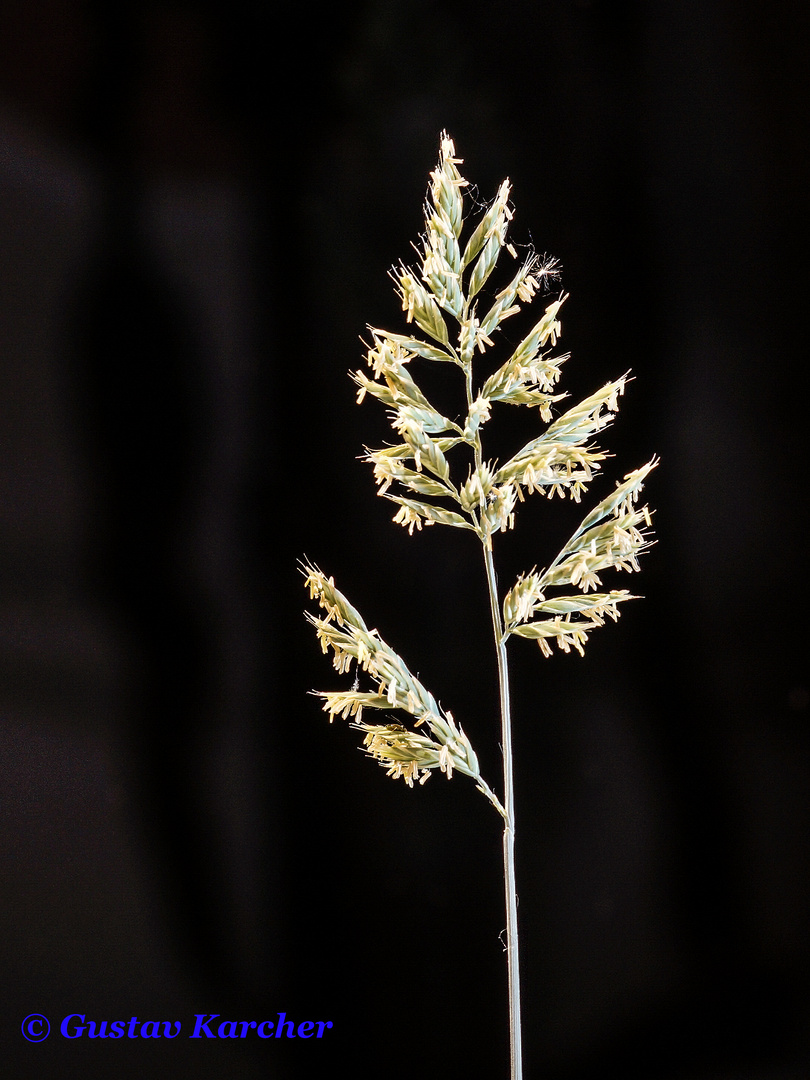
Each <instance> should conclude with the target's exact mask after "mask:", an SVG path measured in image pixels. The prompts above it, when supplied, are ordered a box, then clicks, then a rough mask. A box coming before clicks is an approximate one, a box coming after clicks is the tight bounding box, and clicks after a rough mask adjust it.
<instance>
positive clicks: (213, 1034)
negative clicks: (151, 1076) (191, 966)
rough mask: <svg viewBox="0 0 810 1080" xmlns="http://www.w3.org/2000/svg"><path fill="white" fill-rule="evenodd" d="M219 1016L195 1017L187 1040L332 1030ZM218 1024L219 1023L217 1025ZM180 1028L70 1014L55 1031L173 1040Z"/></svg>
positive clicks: (321, 1023) (323, 1023)
mask: <svg viewBox="0 0 810 1080" xmlns="http://www.w3.org/2000/svg"><path fill="white" fill-rule="evenodd" d="M220 1015H221V1014H220V1013H196V1014H195V1016H194V1024H193V1025H189V1026H191V1027H192V1031H191V1032H190V1034H189V1035H188V1038H189V1039H246V1038H248V1036H250V1035H258V1037H259V1038H260V1039H272V1038H276V1039H281V1038H286V1039H296V1038H298V1039H313V1038H314V1039H320V1038H323V1033H324V1031H327V1030H329V1028H331V1027H332V1021H331V1020H302V1021H301V1022H300V1023H298V1024H296V1023H294V1022H293V1021H292V1020H288V1019H287V1014H286V1013H284V1012H281V1013H277V1014H276V1015H277V1016H278V1020H220ZM217 1021H219V1022H217ZM182 1028H183V1025H182V1023H181V1022H180V1021H179V1020H139V1019H138V1017H137V1016H133V1017H130V1019H129V1020H88V1019H87V1018H86V1016H85V1015H84V1013H70V1015H69V1016H66V1017H65V1018H64V1020H63V1021H62V1023H61V1026H60V1028H59V1030H60V1031H61V1033H62V1035H63V1036H64V1037H65V1038H66V1039H81V1038H82V1037H84V1036H86V1037H87V1038H88V1039H124V1038H126V1039H139V1038H140V1039H176V1038H177V1036H178V1035H179V1034H180V1032H181V1031H182Z"/></svg>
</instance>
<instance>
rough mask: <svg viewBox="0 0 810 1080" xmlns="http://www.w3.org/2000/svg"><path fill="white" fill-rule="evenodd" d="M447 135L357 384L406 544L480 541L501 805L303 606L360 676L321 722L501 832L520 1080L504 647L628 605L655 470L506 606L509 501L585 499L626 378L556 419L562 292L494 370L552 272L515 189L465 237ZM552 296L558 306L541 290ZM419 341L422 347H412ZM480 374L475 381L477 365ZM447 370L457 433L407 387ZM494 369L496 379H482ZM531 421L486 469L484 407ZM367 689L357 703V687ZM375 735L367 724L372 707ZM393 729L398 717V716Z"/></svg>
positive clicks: (562, 644)
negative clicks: (455, 791)
mask: <svg viewBox="0 0 810 1080" xmlns="http://www.w3.org/2000/svg"><path fill="white" fill-rule="evenodd" d="M460 164H461V159H460V158H458V157H456V153H455V148H454V146H453V143H452V141H451V140H450V138H449V137H448V136H447V135H446V134H443V135H442V137H441V150H440V156H439V162H438V165H437V167H436V169H435V170H434V172H433V173H431V183H430V187H429V197H428V201H427V203H426V207H425V224H426V229H425V233H424V236H423V237H422V247H421V251H420V252H419V264H418V266H416V267H415V268H411V267H407V266H404V265H400V266H399V267H396V268H395V269H394V270H393V271H392V277H393V280H394V281H395V283H396V289H397V292H398V294H399V296H400V298H401V300H402V308H403V311H404V312H405V319H406V322H407V323H408V324H410V327H411V332H406V333H392V332H390V331H387V330H378V329H375V328H373V327H370V328H369V332H370V335H371V343H370V345H369V348H368V353H367V357H366V359H367V362H368V368H369V371H368V372H366V371H357V372H355V373H354V374H353V376H352V378H353V379H354V381H355V382H356V383H357V386H358V388H359V392H358V401H362V400H363V398H364V397H365V396H367V395H371V396H373V397H375V398H377V399H378V400H379V401H381V402H382V403H383V405H384V406H386V408H387V409H388V415H389V418H390V421H391V427H392V428H393V430H394V433H395V440H396V441H394V442H393V443H392V444H391V445H390V446H385V447H382V448H381V449H378V450H367V451H366V453H365V460H366V461H368V462H369V464H371V465H372V466H373V469H374V477H375V480H376V481H377V484H378V485H379V492H378V493H379V494H380V495H382V496H383V498H386V499H389V500H390V501H391V502H393V503H395V504H396V507H397V510H396V514H395V515H394V521H396V522H398V523H399V524H401V525H403V526H405V527H406V528H407V529H408V531H409V532H410V533H413V531H414V529H416V530H420V529H421V528H422V527H423V526H428V525H449V526H451V527H452V528H455V529H462V530H464V531H466V532H470V533H473V534H474V535H475V536H476V537H477V538H478V541H479V543H480V546H481V552H482V555H483V569H484V573H485V576H486V582H487V587H488V591H489V599H490V609H491V616H492V628H493V632H494V641H495V651H496V654H497V664H498V679H499V696H500V712H501V717H500V745H501V748H502V755H503V789H502V792H501V794H500V795H498V794H496V793H495V791H494V790H493V788H492V787H490V785H489V784H488V783H487V782H486V781H485V780H484V778H483V777H482V776H481V772H480V769H479V765H478V758H477V757H476V754H475V751H474V749H473V747H472V745H471V744H470V740H469V739H468V738H467V736H466V735H465V733H464V729H463V728H462V726H461V724H460V723H458V722H457V721H456V719H455V718H454V716H453V714H452V713H451V712H450V711H449V710H447V709H443V708H442V707H441V706H440V705H439V703H438V702H437V700H436V698H435V697H434V696H433V694H432V693H430V691H429V690H428V689H427V688H426V687H425V686H423V685H422V683H421V682H420V681H419V679H418V678H417V677H416V676H415V675H414V674H413V672H412V671H411V669H410V668H409V667H408V665H407V664H406V663H405V661H404V660H403V658H402V657H401V656H400V655H399V654H398V653H397V652H396V651H395V650H394V649H393V648H391V646H390V645H388V644H387V643H386V642H385V641H383V639H382V638H381V637H380V635H379V634H378V632H377V631H376V630H374V629H369V627H368V625H367V624H366V622H365V621H364V619H363V618H362V616H361V615H360V613H359V612H358V611H357V609H356V608H354V607H353V606H352V604H351V603H350V602H349V601H348V600H347V598H346V597H345V596H344V595H343V594H342V593H341V592H340V591H339V590H338V589H337V588H336V586H335V583H334V581H333V579H332V578H331V577H327V576H326V575H325V574H324V573H322V572H321V570H319V569H318V568H317V567H315V566H313V565H311V564H306V565H305V566H304V574H305V577H306V584H307V586H308V587H309V591H310V595H311V597H312V598H314V599H315V600H317V602H318V604H319V605H320V609H321V614H319V615H313V614H309V615H308V618H309V621H310V622H311V623H312V625H313V626H314V628H315V631H316V633H317V636H318V639H319V640H320V643H321V646H322V648H323V650H324V652H327V653H328V652H329V651H330V650H331V653H332V661H333V664H334V666H335V668H336V669H337V671H338V672H339V673H341V674H349V673H350V672H351V673H352V674H353V682H352V684H351V685H350V686H348V687H347V688H346V689H343V690H327V691H319V692H318V696H320V697H321V698H322V699H323V708H324V710H325V711H326V712H328V713H329V719H330V720H332V719H333V718H334V717H335V716H338V717H341V718H345V719H350V720H351V721H352V724H353V726H354V727H355V728H356V729H357V730H359V731H360V732H361V734H362V736H363V745H364V746H365V748H366V750H367V752H368V754H369V755H370V756H371V757H372V758H375V759H376V760H377V761H378V762H379V763H380V764H381V765H382V766H383V767H384V768H385V769H386V771H387V774H388V775H389V776H392V777H398V778H402V779H403V780H404V781H405V783H406V784H408V785H409V786H410V787H413V785H414V782H418V783H419V784H424V783H425V781H426V780H427V779H428V778H429V777H430V775H431V773H432V772H434V771H436V770H438V771H439V772H441V773H444V775H445V776H446V777H447V778H448V779H449V778H451V777H452V776H453V775H454V773H461V774H462V775H464V776H468V777H470V778H471V779H472V780H473V781H474V782H475V785H476V787H477V788H478V789H479V791H481V792H483V794H484V795H485V796H486V797H487V799H489V801H490V803H491V804H492V805H493V807H494V808H495V810H497V812H498V813H499V814H500V815H501V817H502V818H503V822H504V833H503V858H504V878H505V896H506V952H507V967H508V992H509V1012H510V1047H511V1063H512V1072H511V1075H512V1080H519V1078H520V1077H521V1076H522V1063H521V1033H520V976H519V966H518V926H517V893H516V887H515V856H514V848H515V800H514V790H513V780H512V771H513V770H512V734H511V727H512V720H511V713H510V703H509V674H508V667H507V642H508V641H509V639H510V638H512V637H518V638H529V639H531V640H533V641H536V642H537V644H538V645H539V646H540V651H541V653H542V654H543V656H545V657H548V656H551V655H552V652H553V646H555V645H556V647H557V648H558V649H561V650H562V651H563V652H570V651H571V649H576V650H577V652H579V653H580V654H582V653H583V650H584V646H585V644H586V642H587V640H588V635H589V634H590V633H591V632H592V631H593V630H595V629H596V628H597V627H599V626H602V625H603V624H604V623H605V620H606V619H612V620H614V621H615V620H616V619H617V618H618V615H619V605H620V604H622V603H623V602H624V601H625V600H629V599H631V598H632V596H631V593H630V592H628V591H627V590H625V589H618V590H617V589H611V590H610V591H600V590H601V589H602V581H601V577H600V575H601V574H602V573H603V571H605V570H609V569H611V568H613V569H616V570H625V571H635V570H638V569H639V564H638V556H639V554H640V553H641V552H643V551H644V550H645V549H646V548H647V547H648V546H649V544H650V540H649V531H648V530H649V526H650V512H649V509H648V508H647V507H646V506H639V505H638V497H639V493H640V492H641V490H642V486H643V484H644V481H645V479H646V477H647V476H648V474H649V472H650V470H651V469H653V468H654V467H655V465H656V461H655V459H653V460H651V461H649V462H648V463H647V464H646V465H643V466H642V467H641V468H640V469H635V470H634V471H633V472H629V473H627V475H626V476H625V477H624V479H623V480H622V481H621V483H619V484H617V485H616V486H615V488H614V490H613V491H611V493H610V494H609V495H607V496H606V497H605V498H603V499H602V501H601V502H599V503H598V504H597V505H596V506H595V507H594V508H593V509H592V510H590V511H589V512H588V513H587V514H586V515H585V516H584V518H583V519H582V521H581V523H580V524H579V526H578V527H577V528H576V529H575V530H574V532H573V533H572V535H571V537H570V539H569V540H568V541H567V543H566V544H565V545H564V546H563V548H562V549H561V550H560V551H559V552H558V553H557V555H556V556H555V557H554V558H553V559H551V561H550V562H549V563H548V565H547V566H546V568H545V569H543V570H537V569H531V570H527V571H526V573H523V574H521V575H520V576H519V577H518V578H517V580H516V581H515V582H514V583H513V584H512V586H511V588H509V590H508V591H507V592H506V593H505V595H503V596H501V595H499V592H498V585H497V579H496V573H495V562H494V552H493V538H494V536H495V534H496V533H502V532H505V531H506V530H508V529H511V528H513V526H514V523H515V514H516V510H517V507H518V504H519V503H521V502H523V500H524V499H525V497H526V495H527V494H535V493H536V494H539V495H544V496H546V497H547V498H548V499H549V500H551V499H553V497H554V496H555V495H558V496H560V497H561V498H564V497H566V496H567V497H569V498H570V499H573V500H574V502H577V503H578V502H579V501H580V499H581V497H582V495H583V494H584V492H585V491H586V489H587V487H588V485H589V484H590V482H591V481H592V480H593V479H594V478H595V476H596V474H597V473H598V472H599V470H600V468H601V463H602V462H603V461H604V460H605V458H606V457H607V455H606V453H605V452H604V451H603V450H601V449H600V448H599V446H598V445H597V444H596V443H595V441H594V440H595V438H596V437H597V436H598V435H599V433H601V432H602V431H603V430H604V429H605V428H606V427H608V426H609V425H610V424H611V423H612V421H613V419H614V417H615V414H616V411H617V409H618V402H619V398H620V397H621V395H622V394H623V393H624V389H625V386H626V384H627V381H628V375H627V374H625V375H622V376H621V377H620V378H619V379H616V380H615V381H613V382H608V383H607V384H606V385H604V386H603V387H602V388H601V389H599V390H597V391H595V392H594V393H592V394H590V395H589V396H588V397H586V398H585V399H584V400H583V401H580V402H579V403H578V404H576V405H573V406H571V407H568V408H565V407H563V406H562V405H561V404H560V403H561V402H562V401H563V400H564V399H565V398H566V397H567V395H566V394H564V393H561V392H558V383H559V380H560V374H561V370H562V365H563V363H564V362H565V361H566V360H567V359H568V356H567V355H559V354H558V355H552V350H553V348H554V347H555V346H556V344H557V339H558V337H559V336H560V321H559V314H560V309H561V307H562V305H563V302H564V301H565V299H566V297H565V295H564V294H562V293H558V294H557V295H556V298H555V299H553V300H551V303H548V304H547V305H546V307H545V310H544V311H543V313H542V315H541V316H540V318H539V320H538V321H537V322H535V323H534V325H533V326H532V328H531V329H530V330H529V332H528V334H526V336H525V337H523V338H522V339H521V340H520V341H519V343H518V344H517V346H516V347H515V348H513V349H511V351H510V350H509V349H508V348H507V349H505V353H506V355H505V357H504V359H503V361H502V362H501V363H500V365H499V366H494V365H493V363H492V362H491V361H490V360H489V356H488V354H489V350H491V349H494V348H495V347H496V346H495V342H496V332H497V331H498V330H499V328H500V327H501V326H502V324H503V323H504V322H505V321H506V320H507V319H510V318H512V317H513V316H515V315H517V314H518V312H520V310H521V308H522V307H523V306H524V305H530V304H531V303H532V302H534V301H535V300H536V299H537V297H538V296H539V295H541V294H543V293H545V294H546V296H547V299H548V298H549V289H550V288H551V287H552V286H553V285H554V283H555V282H556V279H557V276H558V274H557V269H556V263H555V261H554V260H549V259H543V258H540V257H538V255H536V254H535V253H534V252H529V253H528V254H527V255H526V256H525V257H524V258H522V260H521V259H518V256H517V253H516V251H515V249H514V247H513V246H512V245H511V244H510V243H509V242H508V241H507V229H508V227H509V222H510V219H511V218H512V210H511V208H510V201H509V200H510V184H509V181H508V180H504V182H503V183H502V184H501V186H500V189H499V190H498V193H497V195H496V197H495V199H494V201H493V202H492V203H491V204H490V205H489V206H487V207H486V208H484V209H483V210H482V211H481V212H480V216H479V219H478V220H477V222H475V223H474V224H468V222H467V218H466V217H465V200H464V196H465V188H467V187H468V181H467V180H465V179H464V177H463V176H462V175H461V173H460V172H459V169H458V166H459V165H460ZM504 251H505V252H506V253H507V254H508V255H509V256H511V258H512V259H513V260H516V262H517V270H516V271H513V273H512V277H511V280H509V281H508V283H507V284H505V285H504V287H503V288H501V289H500V291H498V292H495V293H494V294H490V296H489V299H488V300H485V299H484V295H485V286H487V285H488V284H489V282H490V278H491V275H492V274H493V271H494V270H495V269H496V266H497V264H498V261H499V258H500V257H501V255H502V253H503V252H504ZM551 295H554V294H551ZM420 331H421V333H420ZM482 356H486V370H488V371H489V372H490V374H488V375H486V376H484V375H481V374H479V369H480V368H481V367H483V366H484V363H485V361H484V360H482ZM431 364H449V365H451V366H453V367H456V368H457V369H458V383H459V412H458V414H457V416H456V418H455V419H451V418H450V417H448V416H445V415H444V414H443V413H442V411H440V410H439V409H437V408H436V407H434V405H433V404H431V402H430V401H429V400H428V398H427V397H426V395H425V393H423V391H422V390H421V389H420V387H419V384H418V383H417V381H416V378H415V374H416V373H417V372H418V371H419V370H420V369H421V368H422V367H423V366H425V365H431ZM493 367H494V370H493ZM500 405H511V406H516V407H524V408H527V409H535V410H537V412H538V414H539V421H540V424H539V425H538V433H537V434H536V435H534V436H533V437H532V438H531V439H530V440H529V441H528V442H527V443H526V444H525V445H524V446H522V447H521V448H520V449H519V450H518V451H517V453H515V454H514V455H513V456H512V457H511V458H509V460H507V461H504V462H502V463H501V462H499V461H497V460H493V459H491V458H489V457H487V455H486V453H485V449H484V434H485V432H486V425H487V421H488V420H489V419H490V415H491V413H492V410H493V408H496V407H498V406H500ZM361 685H362V687H363V688H362V689H361ZM375 710H376V711H377V712H379V713H380V714H381V722H380V723H369V722H368V720H367V719H366V717H367V716H368V714H369V713H371V712H372V711H375ZM394 716H396V717H397V719H396V720H395V719H394Z"/></svg>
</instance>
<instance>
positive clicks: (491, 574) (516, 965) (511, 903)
mask: <svg viewBox="0 0 810 1080" xmlns="http://www.w3.org/2000/svg"><path fill="white" fill-rule="evenodd" d="M483 548H484V563H485V566H486V574H487V586H488V589H489V603H490V609H491V611H492V629H493V632H494V634H495V648H496V652H497V656H498V686H499V691H500V705H501V743H502V747H501V750H502V755H503V792H504V798H503V802H504V809H505V811H506V814H505V816H504V828H503V877H504V894H505V902H506V962H507V977H508V980H509V1049H510V1058H511V1062H512V1072H511V1080H522V1077H523V1051H522V1040H521V1021H520V955H519V947H518V917H517V886H516V883H515V787H514V776H513V769H512V716H511V711H510V703H509V666H508V661H507V656H506V642H505V641H504V632H503V625H502V621H501V609H500V605H499V602H498V583H497V578H496V575H495V562H494V559H493V557H492V544H491V543H489V544H488V543H484V545H483Z"/></svg>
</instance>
